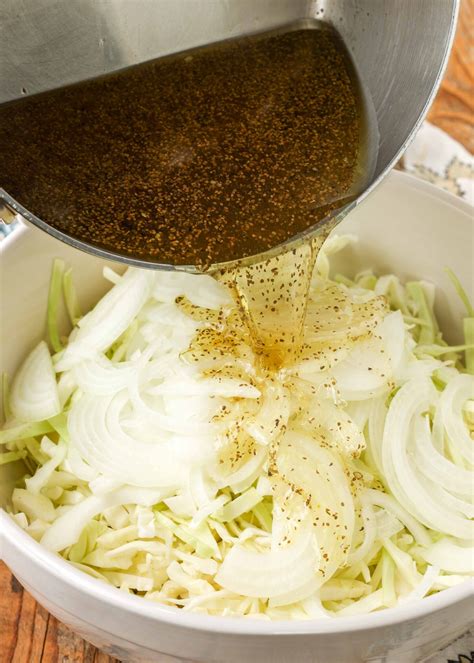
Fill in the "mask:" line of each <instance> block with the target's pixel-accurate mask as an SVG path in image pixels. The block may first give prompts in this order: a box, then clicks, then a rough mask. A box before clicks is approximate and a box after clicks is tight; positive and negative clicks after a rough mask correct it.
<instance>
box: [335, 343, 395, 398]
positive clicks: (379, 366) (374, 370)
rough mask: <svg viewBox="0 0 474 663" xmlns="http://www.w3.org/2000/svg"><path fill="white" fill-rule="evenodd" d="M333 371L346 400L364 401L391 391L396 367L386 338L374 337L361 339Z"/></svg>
mask: <svg viewBox="0 0 474 663" xmlns="http://www.w3.org/2000/svg"><path fill="white" fill-rule="evenodd" d="M331 373H332V375H333V377H334V378H335V379H336V381H337V388H338V390H339V391H340V392H341V396H342V398H344V400H346V401H361V400H366V399H367V398H375V397H377V396H379V395H381V394H383V393H388V391H389V380H390V378H391V377H392V368H391V365H390V361H389V357H388V354H386V353H385V345H384V343H383V341H382V340H381V339H380V338H376V337H373V338H369V339H366V340H361V341H359V342H357V343H356V344H355V345H354V347H353V348H352V349H351V350H350V351H349V353H348V355H347V357H346V358H345V359H344V360H343V361H341V362H339V363H338V364H336V366H335V367H334V368H333V369H332V371H331Z"/></svg>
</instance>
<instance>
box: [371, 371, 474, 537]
mask: <svg viewBox="0 0 474 663" xmlns="http://www.w3.org/2000/svg"><path fill="white" fill-rule="evenodd" d="M436 397H437V394H436V390H435V389H434V387H433V385H432V383H431V381H430V380H428V379H424V380H412V381H410V382H407V383H406V384H405V385H404V386H403V387H402V388H401V389H400V390H399V391H398V393H397V394H396V395H395V397H394V399H393V400H392V403H391V404H390V407H389V410H388V414H387V418H386V422H385V430H384V436H383V443H382V462H383V468H384V474H385V477H386V480H387V483H388V485H389V487H390V490H391V491H392V493H393V494H394V496H395V497H396V498H397V500H398V501H399V502H400V504H401V505H403V506H404V507H405V509H406V510H407V511H409V513H411V514H412V515H413V516H414V517H415V518H416V519H417V520H419V521H420V522H422V523H424V524H425V525H427V526H428V527H431V528H432V529H435V530H438V531H440V532H444V533H445V534H451V535H453V536H458V537H460V538H469V537H470V536H473V535H474V523H472V522H471V521H470V520H469V519H467V518H465V517H462V516H461V515H459V514H458V513H457V512H455V511H453V510H451V509H449V507H447V505H445V504H440V503H439V501H438V500H437V499H435V497H434V496H433V494H432V493H430V482H429V480H427V479H426V478H425V479H423V478H421V477H420V476H419V475H418V474H417V472H416V470H415V468H414V467H413V463H412V462H410V459H409V458H408V455H407V446H408V443H409V438H410V434H411V430H412V420H413V419H414V418H415V417H416V416H419V415H420V414H421V413H423V412H425V411H426V410H427V409H428V408H429V406H430V404H431V403H432V402H433V401H434V400H435V399H436Z"/></svg>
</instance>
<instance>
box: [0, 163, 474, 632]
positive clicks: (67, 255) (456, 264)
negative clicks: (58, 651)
mask: <svg viewBox="0 0 474 663" xmlns="http://www.w3.org/2000/svg"><path fill="white" fill-rule="evenodd" d="M337 232H338V233H339V234H341V233H353V234H356V235H357V236H358V237H359V242H358V244H356V245H355V246H353V247H350V248H347V249H345V250H344V252H342V253H341V254H340V256H339V257H338V260H337V263H336V264H335V269H336V270H337V271H342V272H344V273H345V274H348V275H350V274H353V273H355V272H357V271H358V270H360V269H367V268H373V269H374V270H375V271H376V272H377V273H384V272H395V273H396V274H398V275H399V276H400V277H401V278H402V279H410V278H423V279H426V280H429V281H431V282H433V283H435V284H436V286H437V287H438V295H439V296H438V300H437V310H438V313H439V317H440V321H441V326H442V329H443V331H444V332H445V335H446V337H447V338H448V339H450V340H454V341H456V340H457V339H458V338H459V336H460V320H461V315H462V307H461V305H460V303H459V302H458V300H457V297H456V296H455V294H454V291H453V290H452V287H451V285H450V283H449V280H448V279H447V277H446V275H445V273H444V267H445V266H450V267H452V268H453V269H454V271H455V272H456V274H457V275H458V277H459V278H460V280H461V281H462V283H463V284H464V285H465V287H466V289H467V290H468V292H469V293H470V295H471V296H472V289H473V266H472V259H471V252H472V250H471V247H472V240H473V228H472V211H471V208H470V207H469V206H468V205H467V204H466V203H463V202H462V201H460V200H458V199H456V198H454V197H453V196H451V195H450V194H447V193H444V192H443V191H441V190H439V189H436V188H435V187H433V186H431V185H428V184H426V183H423V182H421V181H419V180H416V179H415V178H412V177H410V176H407V175H404V174H401V173H392V174H391V175H390V176H389V178H388V179H387V181H386V182H385V183H384V184H383V185H382V186H380V187H379V188H378V189H377V191H376V192H374V194H373V195H372V196H371V197H370V198H369V199H367V200H366V201H365V202H364V203H363V204H362V205H361V206H360V207H359V208H358V209H357V210H355V211H354V212H352V214H351V215H350V216H348V217H347V218H346V220H345V221H344V222H343V223H342V224H341V225H340V226H339V227H338V229H337ZM0 253H1V256H2V257H1V277H2V278H1V311H0V320H1V321H2V323H1V333H2V343H1V350H0V353H1V354H0V370H2V371H6V372H8V373H9V374H10V375H12V374H13V373H14V371H15V370H16V369H17V368H18V365H19V363H20V362H21V359H22V357H23V356H24V355H25V353H27V352H28V351H29V350H30V349H31V348H32V347H33V345H34V344H35V343H36V342H37V341H38V340H39V339H40V338H41V337H43V336H44V331H45V310H46V301H47V292H48V284H49V277H50V273H51V265H52V260H53V259H54V258H57V257H60V258H62V259H63V260H65V261H66V262H67V263H68V265H70V266H71V267H72V268H73V270H74V277H75V283H76V286H77V289H78V292H79V296H80V302H81V305H82V308H83V310H84V311H85V310H87V308H88V307H89V306H91V305H92V304H93V303H94V302H95V301H96V300H97V299H98V298H99V297H100V296H101V295H102V294H103V293H104V292H105V291H106V290H107V288H108V287H109V284H108V282H107V281H105V280H104V279H103V278H102V276H101V272H102V268H103V267H104V265H105V264H109V265H110V263H106V262H105V261H103V260H99V259H97V258H93V257H92V256H90V255H88V254H85V253H81V252H79V251H77V250H74V249H72V248H70V247H68V246H66V245H65V244H62V243H60V242H57V241H55V240H54V239H52V238H51V237H49V236H48V235H46V234H44V233H42V232H41V231H39V230H38V229H36V228H34V227H24V228H22V229H21V230H19V232H18V233H14V234H13V236H10V237H9V238H8V239H7V240H5V241H4V242H3V243H2V245H1V247H0ZM112 266H113V267H114V268H117V265H112ZM65 328H66V327H65ZM21 473H22V467H21V464H19V463H17V464H10V465H4V466H1V467H0V506H7V504H8V499H9V496H10V494H11V490H12V487H13V483H14V481H15V479H16V478H17V477H18V476H20V475H21ZM5 522H6V523H7V524H6V526H5V527H4V530H3V535H4V536H5V538H6V539H8V538H11V540H12V541H13V540H15V538H16V537H17V536H18V527H17V526H16V525H15V524H14V523H13V522H10V521H8V522H7V521H5ZM21 534H22V538H23V536H24V537H25V539H26V535H23V533H21ZM31 543H32V551H31V555H35V554H36V552H35V550H34V548H35V547H36V548H37V547H38V546H37V544H36V543H34V542H33V541H32V540H31ZM42 554H44V556H45V557H46V556H47V557H48V564H49V566H50V567H54V566H55V565H56V566H57V567H58V568H57V574H58V575H61V576H62V574H63V573H64V569H63V568H62V566H61V565H66V563H65V562H64V561H63V560H61V559H60V558H57V557H56V556H54V555H51V554H50V553H48V552H47V551H44V553H43V551H42ZM53 570H54V569H53ZM74 573H75V574H76V575H77V573H78V572H77V571H74ZM71 575H72V572H71ZM89 584H90V583H89ZM101 591H102V590H101ZM108 593H109V589H107V592H105V596H107V595H108ZM465 593H466V592H465V589H463V588H462V587H455V588H452V589H450V590H446V592H443V594H445V595H446V596H444V597H443V599H442V601H443V603H446V601H448V594H449V597H451V598H450V599H449V601H450V602H452V603H455V602H456V600H457V597H461V596H463V595H464V594H465ZM129 598H130V597H127V596H124V597H122V598H121V601H122V602H124V603H127V602H128V603H130V609H132V607H133V605H134V602H133V601H131V600H129ZM132 598H133V597H132ZM432 598H434V599H437V597H430V600H423V601H421V602H420V603H421V604H422V605H423V606H425V605H426V606H427V607H426V611H427V612H429V610H430V609H431V608H429V607H428V606H432V605H434V604H435V603H436V601H431V599H432ZM449 601H448V602H449ZM135 603H136V604H137V606H136V607H137V610H138V603H140V601H139V600H138V601H137V602H135ZM157 608H158V607H157V606H149V605H148V604H147V605H145V604H144V602H143V605H142V606H141V607H140V611H143V612H147V611H149V612H150V614H152V613H153V610H155V609H157ZM422 609H425V608H422ZM390 612H394V613H396V614H399V615H402V613H403V615H405V612H406V609H405V608H403V609H398V608H397V609H394V610H393V611H390ZM189 618H191V616H189ZM196 618H198V616H196ZM187 619H188V618H187ZM209 619H211V618H209ZM201 621H202V622H203V627H204V622H205V621H206V620H203V619H202V618H201ZM212 623H214V621H213V622H212ZM209 624H211V622H209ZM246 624H247V622H246ZM249 627H250V625H249ZM209 628H210V626H209ZM232 628H234V627H232ZM245 628H247V626H242V629H245ZM253 628H254V627H252V629H253ZM260 628H261V629H262V631H264V632H266V630H265V629H266V625H265V624H262V625H260V624H258V625H255V629H257V631H258V629H260ZM328 628H329V627H328ZM331 628H332V627H331ZM295 632H298V628H297V627H295Z"/></svg>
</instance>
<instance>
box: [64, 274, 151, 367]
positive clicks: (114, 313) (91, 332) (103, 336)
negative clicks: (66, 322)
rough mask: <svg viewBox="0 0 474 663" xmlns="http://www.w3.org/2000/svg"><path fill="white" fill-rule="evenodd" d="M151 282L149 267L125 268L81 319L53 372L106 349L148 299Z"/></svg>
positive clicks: (93, 356) (71, 365)
mask: <svg viewBox="0 0 474 663" xmlns="http://www.w3.org/2000/svg"><path fill="white" fill-rule="evenodd" d="M153 281H154V273H153V272H152V271H151V270H133V269H128V270H127V272H126V273H125V274H124V276H123V277H122V278H121V279H120V281H119V283H117V285H115V286H114V287H113V288H112V289H111V290H109V292H108V293H107V294H106V295H105V296H104V297H103V298H102V299H101V300H100V301H99V303H98V304H97V305H96V306H95V307H94V308H93V309H92V311H91V312H90V313H88V314H87V315H85V316H84V317H83V318H81V320H80V321H79V327H78V329H77V333H76V334H75V337H74V339H73V340H72V341H70V342H69V344H68V346H67V347H66V349H65V350H64V352H63V354H62V355H61V357H60V358H59V360H58V361H57V363H56V371H65V370H67V369H70V368H72V367H73V366H75V365H76V364H78V363H79V362H81V361H83V360H84V359H91V358H95V357H96V356H97V355H98V354H99V353H101V352H103V351H104V350H106V349H107V348H109V347H110V346H111V345H112V343H114V341H116V340H117V339H118V338H119V336H120V335H121V334H122V333H123V332H124V331H125V330H126V329H127V327H129V325H130V324H131V323H132V321H133V319H134V318H135V316H136V315H137V313H138V312H139V311H140V309H141V308H142V306H143V304H144V303H145V302H146V300H147V299H148V297H149V294H150V289H151V287H152V285H153Z"/></svg>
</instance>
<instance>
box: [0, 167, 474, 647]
mask: <svg viewBox="0 0 474 663" xmlns="http://www.w3.org/2000/svg"><path fill="white" fill-rule="evenodd" d="M387 180H388V181H392V180H393V181H395V182H396V181H399V183H400V184H401V186H402V187H407V188H409V189H413V190H417V191H418V192H419V193H421V194H425V195H428V196H429V197H431V198H436V199H438V200H439V201H442V202H443V203H445V204H449V205H450V206H452V207H454V208H455V209H456V210H457V211H458V212H461V213H463V214H466V215H468V216H470V217H471V218H472V216H473V209H474V208H473V207H471V205H469V203H467V202H466V201H465V200H463V199H461V198H459V197H457V196H455V195H454V194H452V193H450V192H448V191H445V190H443V189H441V188H439V187H437V186H435V185H433V184H431V183H429V182H426V181H424V180H421V179H419V178H417V177H415V176H413V175H410V174H407V173H403V172H400V171H394V172H392V173H390V174H389V176H388V177H387ZM387 180H385V181H387ZM27 230H28V226H27V225H26V224H25V225H24V226H23V228H21V227H20V228H19V229H17V230H16V231H14V232H13V233H11V234H10V235H9V236H7V237H6V238H5V239H4V240H3V241H2V242H1V243H0V254H1V253H3V252H4V251H5V250H8V247H10V246H12V245H13V243H14V242H15V241H16V240H18V239H20V237H21V236H22V235H23V233H24V232H26V231H27ZM0 537H1V538H0V544H2V545H0V550H2V549H3V545H4V544H5V543H6V542H7V541H8V545H9V546H11V547H12V548H13V549H15V548H16V549H18V551H21V553H20V554H22V555H24V556H25V557H30V558H32V559H33V560H34V562H35V564H37V565H39V566H41V567H42V568H43V569H44V570H45V572H46V574H50V575H53V576H55V578H56V579H57V580H59V581H61V582H63V583H64V584H65V585H69V586H71V587H73V588H74V589H75V590H77V591H78V592H81V593H83V594H85V595H87V597H88V598H90V599H93V600H98V601H99V602H102V603H108V604H111V605H113V606H114V607H116V608H117V609H120V610H123V611H125V612H131V613H134V614H135V615H136V616H139V617H144V618H147V619H149V620H153V621H157V622H162V623H165V624H167V625H169V626H175V627H179V628H183V629H188V630H194V631H201V632H207V633H215V634H221V635H248V636H269V635H286V636H288V635H323V634H340V633H348V632H357V631H364V630H372V629H380V628H385V627H390V626H394V625H396V624H399V623H401V622H406V621H409V620H412V619H417V618H422V617H426V616H428V615H430V614H432V613H435V612H437V611H439V610H442V609H444V608H448V607H449V606H451V605H454V604H456V603H459V602H461V601H463V600H465V599H468V597H470V596H471V597H473V596H474V582H472V581H471V580H470V579H466V581H465V582H463V583H461V584H460V585H456V586H455V587H450V588H448V589H445V590H443V591H441V592H439V593H438V594H434V595H432V596H428V597H425V598H422V599H417V600H414V601H413V602H410V603H406V604H402V605H399V606H396V607H394V608H385V609H384V610H381V611H378V612H373V613H367V614H364V615H355V616H350V617H337V618H330V619H307V620H293V621H292V620H274V621H263V620H258V619H242V618H239V617H217V616H210V615H202V614H198V613H191V612H185V611H183V610H181V609H179V608H175V607H172V606H165V605H161V604H159V603H154V602H152V601H149V600H144V599H143V598H142V597H139V596H133V595H130V594H126V593H125V592H122V591H121V590H120V589H117V588H116V587H113V586H111V585H106V584H104V583H102V582H100V581H98V580H96V579H95V578H92V577H90V576H88V575H87V573H85V572H83V571H80V570H79V569H76V568H75V567H74V566H72V565H71V564H70V563H69V562H67V561H66V560H65V559H63V558H62V557H60V556H59V555H58V554H55V553H52V552H51V551H49V550H47V549H46V548H45V547H43V546H42V545H41V544H39V543H38V542H37V541H35V540H34V539H33V538H32V537H31V536H30V535H29V534H27V533H26V532H25V531H24V530H22V529H21V527H20V526H19V525H18V524H17V523H16V522H15V521H14V520H13V519H12V518H11V517H10V516H9V515H8V514H7V513H6V511H4V510H3V509H1V508H0ZM2 557H3V555H2ZM33 589H34V588H33ZM85 621H87V620H85Z"/></svg>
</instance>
